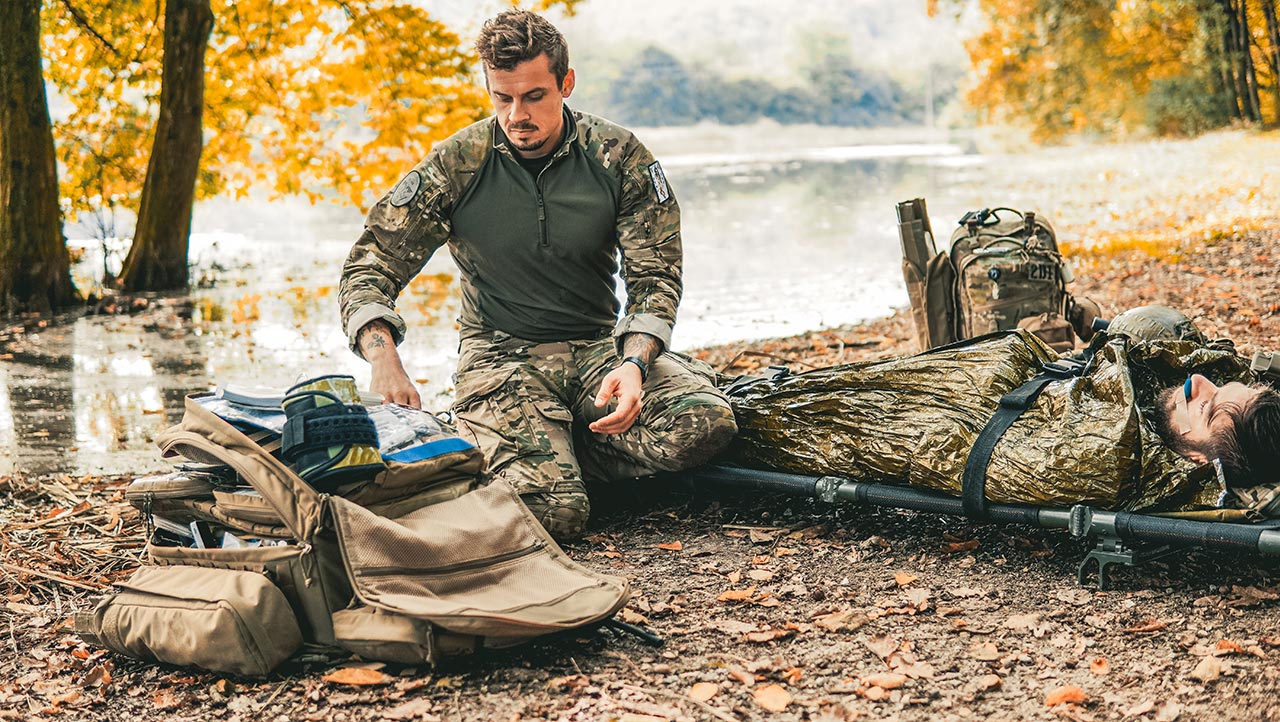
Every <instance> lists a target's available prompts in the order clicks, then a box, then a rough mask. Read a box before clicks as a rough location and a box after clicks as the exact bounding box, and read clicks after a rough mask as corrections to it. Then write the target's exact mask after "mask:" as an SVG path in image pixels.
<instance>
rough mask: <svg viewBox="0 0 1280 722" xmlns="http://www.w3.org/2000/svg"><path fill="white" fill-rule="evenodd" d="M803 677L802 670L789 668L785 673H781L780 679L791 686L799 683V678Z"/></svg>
mask: <svg viewBox="0 0 1280 722" xmlns="http://www.w3.org/2000/svg"><path fill="white" fill-rule="evenodd" d="M803 676H804V670H803V669H801V668H799V667H789V668H788V669H787V671H786V672H783V674H782V678H783V679H785V680H786V681H787V684H791V685H794V684H795V683H796V682H799V681H800V678H801V677H803Z"/></svg>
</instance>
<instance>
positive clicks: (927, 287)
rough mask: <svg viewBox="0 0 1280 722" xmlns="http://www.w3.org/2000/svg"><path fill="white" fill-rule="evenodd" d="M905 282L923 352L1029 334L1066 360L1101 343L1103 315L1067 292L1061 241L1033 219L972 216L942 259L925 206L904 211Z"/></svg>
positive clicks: (997, 211) (910, 204)
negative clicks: (1000, 334)
mask: <svg viewBox="0 0 1280 722" xmlns="http://www.w3.org/2000/svg"><path fill="white" fill-rule="evenodd" d="M898 229H899V235H900V237H901V240H902V247H903V275H904V278H905V280H906V283H907V291H908V294H909V296H910V299H911V308H912V316H913V319H914V321H915V324H916V330H917V339H918V341H919V343H920V346H921V349H922V350H927V349H930V348H935V347H937V346H942V345H945V344H948V343H953V342H955V341H960V340H964V339H969V338H974V337H977V336H981V335H983V334H987V333H992V332H995V331H1008V330H1011V329H1014V328H1020V327H1021V328H1026V329H1027V330H1029V331H1031V332H1032V333H1034V334H1035V335H1037V336H1039V337H1040V338H1041V339H1042V340H1044V341H1045V342H1046V343H1048V344H1049V345H1050V346H1051V347H1053V348H1054V349H1055V350H1057V351H1059V352H1065V351H1069V350H1070V349H1071V348H1072V347H1073V346H1074V340H1075V337H1076V336H1078V337H1080V338H1081V339H1082V340H1085V341H1087V340H1088V339H1089V338H1091V337H1092V335H1093V329H1092V322H1093V318H1094V317H1096V315H1097V307H1096V305H1094V304H1093V303H1092V302H1090V301H1088V300H1087V299H1080V302H1078V303H1077V301H1076V300H1075V299H1073V298H1072V297H1071V295H1070V294H1069V293H1068V292H1067V284H1069V283H1070V282H1071V281H1072V275H1071V271H1070V269H1069V268H1068V267H1067V264H1066V262H1065V261H1064V260H1063V258H1062V254H1061V253H1060V252H1059V250H1058V240H1057V235H1056V234H1055V233H1054V230H1053V226H1052V225H1051V224H1050V223H1049V222H1048V220H1046V219H1045V218H1043V217H1041V216H1039V215H1038V214H1036V213H1034V212H1032V211H1026V212H1022V211H1017V210H1014V209H1012V208H1005V207H999V208H984V209H982V210H977V211H970V212H968V213H966V214H964V216H963V217H962V218H961V219H960V221H959V223H958V224H957V228H956V229H955V230H954V231H953V232H952V234H951V248H950V251H949V252H939V251H938V250H937V249H936V248H935V246H934V236H933V231H932V228H931V227H930V225H929V220H928V213H927V211H926V209H925V203H924V199H922V198H917V199H914V200H912V201H905V202H903V203H899V204H898Z"/></svg>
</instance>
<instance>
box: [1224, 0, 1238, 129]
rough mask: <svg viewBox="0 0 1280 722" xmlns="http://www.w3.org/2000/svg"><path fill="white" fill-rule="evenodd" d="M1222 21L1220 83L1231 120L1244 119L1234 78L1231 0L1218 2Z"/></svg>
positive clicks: (1234, 49) (1233, 24) (1233, 36)
mask: <svg viewBox="0 0 1280 722" xmlns="http://www.w3.org/2000/svg"><path fill="white" fill-rule="evenodd" d="M1218 8H1219V13H1220V15H1221V20H1222V65H1221V68H1222V82H1223V83H1224V84H1225V85H1226V89H1227V100H1228V101H1229V102H1228V105H1227V108H1228V110H1230V111H1231V118H1232V119H1233V120H1242V119H1244V108H1243V107H1242V106H1241V100H1242V96H1241V95H1240V83H1239V81H1238V79H1237V78H1236V8H1235V3H1234V2H1233V0H1218Z"/></svg>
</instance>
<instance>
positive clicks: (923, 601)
mask: <svg viewBox="0 0 1280 722" xmlns="http://www.w3.org/2000/svg"><path fill="white" fill-rule="evenodd" d="M904 594H905V596H906V597H907V601H909V602H911V606H913V607H915V608H916V609H918V610H920V611H922V612H923V611H925V610H926V609H928V608H929V597H930V596H931V595H930V592H929V590H928V589H922V588H919V587H917V588H915V589H908V590H907V591H906V592H904Z"/></svg>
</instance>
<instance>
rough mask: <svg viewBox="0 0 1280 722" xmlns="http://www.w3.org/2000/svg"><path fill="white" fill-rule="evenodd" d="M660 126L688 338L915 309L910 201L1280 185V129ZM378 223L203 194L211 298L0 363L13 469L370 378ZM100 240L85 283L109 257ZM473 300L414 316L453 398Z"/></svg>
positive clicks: (1085, 230)
mask: <svg viewBox="0 0 1280 722" xmlns="http://www.w3.org/2000/svg"><path fill="white" fill-rule="evenodd" d="M697 132H701V133H705V132H706V130H705V129H702V130H699V131H697ZM775 132H777V131H775ZM654 135H655V140H654V141H650V146H651V148H652V149H653V150H654V151H655V154H656V155H657V156H658V157H659V158H660V159H661V160H662V162H663V165H664V168H665V169H666V171H667V175H668V178H669V179H670V182H671V184H672V186H673V188H674V190H675V193H676V195H677V197H678V198H679V200H680V203H681V207H682V209H683V233H684V245H685V296H684V301H683V304H682V306H681V311H680V319H679V322H678V325H677V328H676V335H675V339H674V344H673V345H674V346H675V347H677V348H692V347H696V346H704V345H710V344H718V343H723V342H730V341H734V340H740V339H753V338H763V337H770V336H778V335H787V334H792V333H798V332H802V331H805V330H809V329H815V328H820V327H826V326H833V325H839V324H846V323H852V322H856V321H859V320H863V319H867V318H871V317H875V316H880V315H884V314H887V313H890V312H891V311H892V310H893V308H895V307H897V306H902V305H905V304H906V303H907V296H906V291H905V288H904V286H903V283H902V276H901V270H900V263H901V261H900V258H901V256H900V251H899V243H898V238H897V230H896V219H895V216H894V204H895V203H896V202H897V201H900V200H906V199H910V198H914V197H920V196H923V197H925V198H927V199H928V202H929V210H930V215H931V217H932V219H933V225H934V228H935V231H936V232H937V233H938V235H939V236H942V237H943V238H944V239H945V237H946V236H948V235H949V232H950V228H951V227H952V224H953V223H954V220H955V219H957V218H958V217H959V216H960V215H961V214H962V213H963V212H964V211H966V210H969V209H971V208H978V207H983V206H991V205H1012V206H1014V207H1019V208H1031V209H1037V210H1039V211H1040V212H1041V213H1043V214H1047V215H1048V216H1049V217H1050V218H1051V219H1053V220H1054V221H1055V224H1056V225H1057V226H1058V229H1059V233H1060V235H1062V236H1064V237H1066V238H1067V239H1071V238H1076V239H1085V240H1087V239H1088V238H1089V237H1091V236H1092V235H1096V234H1102V233H1105V232H1108V231H1109V230H1114V229H1115V228H1122V227H1126V224H1128V225H1132V224H1135V223H1138V224H1141V223H1148V224H1155V225H1156V226H1157V227H1163V226H1166V225H1176V220H1175V219H1173V218H1169V219H1165V218H1164V216H1163V215H1162V214H1161V213H1147V214H1140V216H1139V218H1137V219H1135V218H1134V217H1133V216H1132V214H1129V213H1127V212H1125V208H1126V207H1131V208H1147V207H1148V206H1150V207H1159V208H1166V207H1169V206H1170V202H1169V201H1168V200H1163V199H1168V198H1173V199H1174V202H1173V203H1172V207H1173V208H1174V209H1175V211H1176V209H1180V208H1186V207H1191V206H1186V205H1184V203H1183V200H1184V199H1185V200H1186V201H1187V202H1188V203H1199V201H1198V200H1197V199H1199V198H1203V197H1205V196H1209V195H1212V194H1216V195H1214V202H1213V205H1212V206H1209V205H1206V204H1203V203H1199V206H1198V207H1199V208H1200V210H1199V211H1198V212H1199V213H1201V215H1204V214H1206V213H1207V214H1213V213H1220V214H1223V217H1235V216H1247V215H1250V214H1259V213H1265V212H1268V211H1267V210H1266V209H1265V208H1262V206H1263V205H1264V203H1263V201H1262V200H1261V199H1260V198H1256V197H1255V196H1257V194H1258V192H1259V190H1260V189H1261V190H1263V191H1265V189H1266V188H1268V187H1269V188H1271V190H1272V191H1274V188H1275V187H1276V185H1275V177H1274V175H1270V174H1271V173H1273V172H1274V171H1270V170H1259V169H1258V167H1257V166H1250V164H1247V163H1245V164H1242V163H1235V164H1232V165H1230V167H1229V168H1230V169H1228V166H1224V165H1222V157H1223V154H1224V153H1248V154H1253V155H1255V156H1258V157H1259V158H1260V159H1262V160H1266V161H1274V160H1276V159H1277V158H1280V150H1278V149H1280V140H1277V138H1276V137H1275V136H1266V137H1263V138H1262V139H1261V140H1259V139H1258V138H1256V137H1253V138H1251V137H1245V136H1243V135H1242V134H1223V135H1219V136H1213V137H1210V138H1207V139H1200V140H1197V141H1186V142H1180V143H1172V142H1171V143H1160V142H1152V143H1139V144H1130V145H1121V146H1098V147H1079V148H1058V149H1053V150H1038V151H1033V152H1028V153H1020V154H999V155H982V154H977V153H974V152H971V150H972V147H973V146H972V143H971V142H969V141H948V140H947V139H946V138H944V137H938V136H937V135H933V136H931V137H929V138H928V139H927V140H928V142H915V143H901V142H895V143H871V144H867V143H850V142H840V143H832V142H830V140H829V139H827V140H826V141H825V142H824V139H823V138H822V137H819V136H820V135H821V134H818V133H815V137H814V138H812V142H805V140H806V139H805V138H797V137H790V138H788V139H787V140H788V142H787V143H786V144H782V145H781V146H775V147H773V148H770V147H768V144H766V143H738V144H733V143H727V142H721V143H710V144H708V143H701V142H699V143H690V142H689V136H684V137H682V136H681V134H680V131H671V130H665V131H662V132H655V133H654ZM642 137H643V136H642ZM691 146H692V147H691ZM1219 166H1221V167H1219ZM1262 167H1263V168H1264V169H1265V168H1267V167H1270V168H1280V163H1264V165H1263V166H1262ZM1224 188H1225V189H1226V190H1225V191H1224V190H1223V189H1224ZM1250 189H1253V195H1249V192H1250ZM1264 197H1265V196H1264ZM1269 212H1271V213H1272V214H1274V209H1271V210H1270V211H1269ZM361 225H362V216H361V214H360V213H359V212H358V211H357V210H356V209H352V208H344V207H337V206H325V205H318V206H311V205H309V204H307V203H305V202H301V201H296V200H285V201H278V202H273V203H268V202H265V201H250V202H240V203H234V202H231V201H227V200H221V199H219V200H213V201H209V202H205V203H202V204H200V205H199V206H198V207H197V208H196V213H195V218H194V231H193V235H192V243H191V260H192V263H193V273H192V278H193V281H194V282H197V283H198V287H197V288H195V290H194V291H193V293H192V299H193V306H192V307H190V308H187V307H184V305H183V304H180V303H177V302H174V301H161V302H159V303H158V304H157V305H158V306H159V310H158V311H155V312H152V313H148V314H143V315H139V316H129V315H118V316H91V317H86V318H82V319H80V320H78V321H76V322H74V323H73V324H70V325H67V326H64V327H60V328H45V329H33V330H31V331H30V332H26V333H19V334H16V335H14V336H13V337H12V338H11V339H10V340H9V342H8V343H7V345H6V348H4V349H3V351H4V352H5V355H6V358H5V360H4V361H3V362H0V473H13V472H26V473H48V472H62V473H71V474H81V473H125V472H130V471H142V470H148V469H156V468H162V467H163V466H164V462H162V461H161V460H160V459H159V458H158V454H157V453H156V452H155V447H154V445H153V439H154V436H155V434H156V433H157V432H158V431H159V430H161V429H163V428H164V427H165V426H167V425H168V424H171V423H173V422H175V421H176V420H177V419H178V418H179V417H180V415H181V409H182V398H183V395H184V394H185V393H189V392H191V391H196V390H204V389H208V388H211V387H212V386H213V385H214V384H217V383H219V382H233V383H252V384H255V385H270V386H279V387H282V388H283V387H287V386H289V385H291V384H292V383H294V382H295V381H297V380H299V379H302V378H307V377H310V376H316V375H320V374H326V373H349V374H352V375H354V376H356V378H357V380H358V381H359V382H360V383H361V384H362V385H367V383H368V369H367V366H365V364H364V363H363V362H362V361H360V360H359V359H357V358H356V357H355V356H353V355H352V354H351V353H350V352H349V351H348V350H347V347H346V339H345V336H344V335H343V333H342V331H341V329H340V327H339V325H338V311H337V281H338V276H339V273H340V269H341V265H342V261H343V259H344V257H345V255H346V253H347V251H348V250H349V248H350V245H351V243H352V242H353V241H354V239H355V238H356V237H357V236H358V235H359V233H360V230H361ZM94 249H95V247H94V246H92V245H90V247H89V249H88V252H87V253H86V254H85V261H84V262H83V263H82V264H80V266H78V267H77V269H76V274H77V276H79V277H81V278H83V277H87V276H89V275H92V272H93V271H92V269H94V268H97V267H98V266H99V264H100V259H98V258H96V257H95V255H94ZM458 306H459V301H458V296H457V278H456V271H455V268H454V266H453V264H452V262H451V260H450V259H449V258H448V254H447V253H441V254H439V255H438V256H437V257H436V258H433V259H432V260H431V262H430V263H429V264H428V266H427V268H426V269H425V270H424V272H423V274H422V276H420V277H419V278H418V279H417V280H416V281H415V282H414V283H413V284H412V285H411V287H410V288H409V289H408V290H407V291H406V293H405V295H404V296H402V298H401V299H400V303H399V307H400V310H401V312H402V313H403V314H404V316H405V318H406V320H407V322H408V324H409V326H410V329H409V334H408V336H407V339H406V341H405V343H404V345H403V346H402V347H401V354H402V356H403V358H404V360H405V366H406V368H407V369H408V371H409V374H410V376H411V377H413V378H414V379H415V380H417V382H418V383H419V385H420V387H421V389H422V391H423V398H424V403H426V404H427V405H429V406H431V407H433V408H437V409H442V408H444V407H446V406H447V405H448V402H449V399H450V395H451V392H452V383H451V381H450V374H451V372H452V368H453V365H454V362H455V361H456V358H457V339H456V327H455V323H454V319H455V318H456V316H457V313H458ZM4 411H7V413H4Z"/></svg>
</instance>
